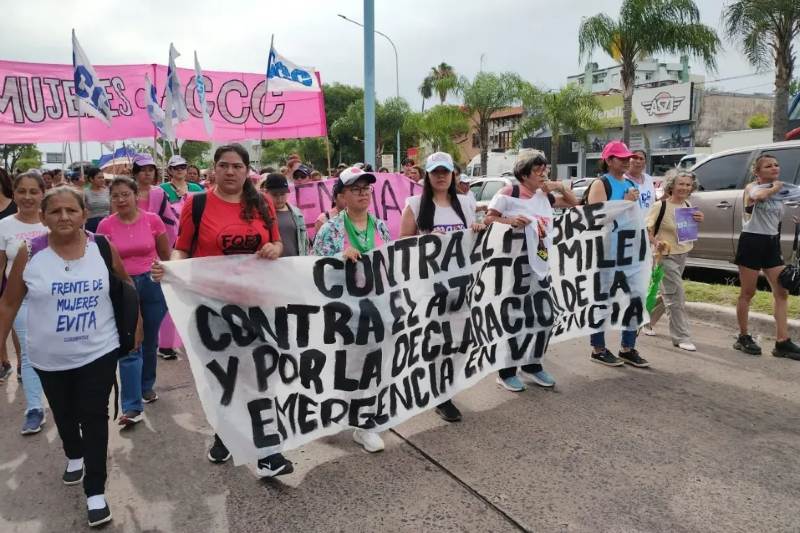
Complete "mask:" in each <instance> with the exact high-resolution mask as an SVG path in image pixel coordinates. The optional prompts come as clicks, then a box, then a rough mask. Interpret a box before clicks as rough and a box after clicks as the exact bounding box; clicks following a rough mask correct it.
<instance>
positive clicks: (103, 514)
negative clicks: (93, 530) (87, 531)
mask: <svg viewBox="0 0 800 533" xmlns="http://www.w3.org/2000/svg"><path fill="white" fill-rule="evenodd" d="M107 522H111V509H109V508H108V504H106V506H105V507H103V508H102V509H89V527H97V526H101V525H103V524H105V523H107Z"/></svg>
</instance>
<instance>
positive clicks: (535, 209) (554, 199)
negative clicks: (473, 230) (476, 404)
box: [485, 155, 578, 392]
mask: <svg viewBox="0 0 800 533" xmlns="http://www.w3.org/2000/svg"><path fill="white" fill-rule="evenodd" d="M546 172H547V159H546V158H545V157H544V156H543V155H535V156H533V157H528V158H525V159H520V160H519V161H517V163H516V164H515V165H514V177H516V178H517V180H518V181H519V185H513V186H507V187H504V188H502V189H500V191H498V193H497V194H496V195H495V196H494V198H492V201H491V203H490V204H489V209H488V211H487V213H486V219H485V221H486V223H487V224H491V223H492V222H501V223H503V224H508V225H510V226H512V227H514V228H524V227H525V226H527V225H529V224H531V223H536V231H537V233H538V237H539V240H538V244H537V246H538V252H537V254H536V257H537V259H536V260H537V261H539V263H535V264H531V265H530V267H531V270H532V271H533V272H534V273H536V274H537V275H538V276H539V277H546V276H548V275H549V268H550V266H549V263H548V261H547V257H548V248H549V246H550V242H549V241H550V237H549V235H550V233H551V232H552V230H553V207H554V206H555V207H572V206H574V205H576V204H577V203H578V199H577V198H576V197H575V195H574V194H573V193H572V191H571V190H570V189H569V188H567V187H564V182H561V181H550V180H548V179H547V176H546ZM553 193H558V194H559V196H555V195H554V194H553ZM528 246H529V247H531V246H532V244H531V243H530V242H529V243H528ZM529 257H530V254H529ZM543 356H544V354H543V353H541V354H538V353H537V354H534V358H535V359H537V360H539V362H536V363H530V364H527V365H523V366H522V367H520V369H519V372H517V367H510V368H504V369H503V370H501V371H500V372H499V373H498V377H497V384H498V385H500V386H501V387H503V388H505V389H506V390H509V391H512V392H520V391H523V390H525V385H524V383H523V381H526V382H528V383H534V384H536V385H538V386H540V387H547V388H550V387H554V386H555V384H556V381H555V380H554V379H553V377H552V376H551V375H550V374H549V373H548V372H547V371H546V370H545V369H544V368H543V367H542V364H541V358H542V357H543ZM517 374H519V376H520V377H521V378H522V380H520V378H519V377H517Z"/></svg>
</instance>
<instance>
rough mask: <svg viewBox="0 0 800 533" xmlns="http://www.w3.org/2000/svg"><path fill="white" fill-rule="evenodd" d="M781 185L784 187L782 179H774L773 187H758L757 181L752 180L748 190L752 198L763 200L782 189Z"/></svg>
mask: <svg viewBox="0 0 800 533" xmlns="http://www.w3.org/2000/svg"><path fill="white" fill-rule="evenodd" d="M781 187H783V182H782V181H773V182H772V186H771V187H756V183H755V182H751V183H749V184H748V185H747V188H746V190H747V193H748V196H749V197H750V199H751V200H753V201H756V202H761V201H763V200H766V199H767V198H769V197H770V196H772V195H773V194H775V193H776V192H778V191H780V190H781Z"/></svg>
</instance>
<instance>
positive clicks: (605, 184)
mask: <svg viewBox="0 0 800 533" xmlns="http://www.w3.org/2000/svg"><path fill="white" fill-rule="evenodd" d="M597 180H600V181H601V182H603V188H604V189H605V190H606V200H608V199H609V198H611V182H610V181H608V178H607V177H605V176H601V177H600V178H598V179H597ZM597 180H594V181H593V182H591V183H590V184H589V186H588V187H587V188H586V192H584V193H583V198H581V205H586V203H587V202H588V200H589V189H591V188H592V185H594V182H595V181H597ZM625 181H627V182H628V183H630V184H631V186H633V187H636V184H635V183H634V182H632V181H631V180H629V179H628V178H625Z"/></svg>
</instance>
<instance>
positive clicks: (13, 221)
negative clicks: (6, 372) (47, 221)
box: [0, 172, 47, 435]
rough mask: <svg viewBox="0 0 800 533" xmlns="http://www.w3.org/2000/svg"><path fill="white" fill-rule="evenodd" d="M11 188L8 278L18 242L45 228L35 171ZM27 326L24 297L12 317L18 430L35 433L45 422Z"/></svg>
mask: <svg viewBox="0 0 800 533" xmlns="http://www.w3.org/2000/svg"><path fill="white" fill-rule="evenodd" d="M12 190H13V193H14V203H15V204H16V205H17V209H18V211H17V213H16V214H14V215H11V216H9V217H6V218H4V219H3V220H2V221H0V270H2V272H3V273H4V275H5V278H6V279H10V278H9V277H10V275H11V266H12V265H13V263H14V259H15V258H16V256H17V252H18V251H19V249H20V245H21V244H23V243H25V242H30V240H31V239H33V238H35V237H38V236H39V235H44V234H46V233H47V228H46V227H45V226H44V224H42V221H41V206H42V198H43V197H44V193H45V185H44V181H43V180H42V178H41V177H40V176H39V174H38V173H37V172H26V173H23V174H20V175H19V176H17V177H16V178H15V179H14V183H13V185H12ZM4 294H5V293H4ZM12 318H14V317H12ZM28 326H29V321H28V305H27V301H22V302H21V305H20V307H19V311H17V313H16V318H14V331H15V332H16V334H17V338H18V339H19V345H20V351H19V352H17V357H18V358H19V361H20V364H19V370H20V372H19V374H20V375H21V376H22V390H23V392H24V393H25V403H26V408H25V421H24V422H23V425H22V431H21V433H22V434H23V435H32V434H34V433H39V432H40V431H41V430H42V424H44V423H45V415H44V403H43V402H42V383H41V381H40V380H39V376H37V375H36V371H35V370H34V369H33V367H32V366H31V362H30V358H29V357H28V330H29V328H28ZM0 338H2V339H3V342H2V346H0V353H2V354H3V357H0V359H3V360H4V361H7V360H8V355H7V354H6V342H5V340H6V338H8V335H7V334H6V335H4V336H2V337H0Z"/></svg>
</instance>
